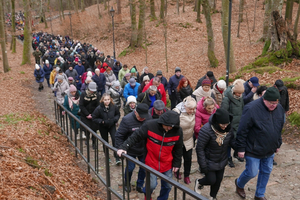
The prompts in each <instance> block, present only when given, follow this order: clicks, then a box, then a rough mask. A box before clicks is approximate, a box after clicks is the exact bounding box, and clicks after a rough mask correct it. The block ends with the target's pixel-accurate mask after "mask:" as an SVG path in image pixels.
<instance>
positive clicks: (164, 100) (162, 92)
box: [143, 79, 167, 105]
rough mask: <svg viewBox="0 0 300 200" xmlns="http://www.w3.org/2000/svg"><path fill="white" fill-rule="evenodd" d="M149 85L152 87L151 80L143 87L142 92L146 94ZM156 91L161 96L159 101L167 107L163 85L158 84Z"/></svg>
mask: <svg viewBox="0 0 300 200" xmlns="http://www.w3.org/2000/svg"><path fill="white" fill-rule="evenodd" d="M151 85H153V79H151V80H150V82H149V83H148V84H147V85H145V87H144V89H143V92H146V91H147V90H148V89H149V87H150V86H151ZM157 91H159V92H160V94H161V100H162V101H163V102H164V103H165V105H167V93H166V91H165V88H164V85H163V84H161V83H160V84H159V86H158V87H157Z"/></svg>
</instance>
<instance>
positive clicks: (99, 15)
mask: <svg viewBox="0 0 300 200" xmlns="http://www.w3.org/2000/svg"><path fill="white" fill-rule="evenodd" d="M97 9H98V17H99V19H101V17H102V16H101V13H100V5H99V0H97Z"/></svg>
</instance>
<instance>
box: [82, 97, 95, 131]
mask: <svg viewBox="0 0 300 200" xmlns="http://www.w3.org/2000/svg"><path fill="white" fill-rule="evenodd" d="M99 102H100V96H99V94H98V93H97V92H96V93H94V95H93V96H91V97H88V96H87V94H86V91H84V92H82V93H81V95H80V101H79V107H80V113H81V115H80V117H81V121H82V122H83V123H85V124H86V125H87V126H89V127H90V128H91V129H92V130H94V131H96V130H97V129H98V128H99V126H98V125H97V124H96V123H93V121H92V119H88V118H86V116H88V115H89V114H92V113H93V112H94V110H95V109H96V108H97V106H98V105H99Z"/></svg>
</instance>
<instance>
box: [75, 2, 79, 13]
mask: <svg viewBox="0 0 300 200" xmlns="http://www.w3.org/2000/svg"><path fill="white" fill-rule="evenodd" d="M78 4H79V3H78V0H74V9H75V12H76V13H78Z"/></svg>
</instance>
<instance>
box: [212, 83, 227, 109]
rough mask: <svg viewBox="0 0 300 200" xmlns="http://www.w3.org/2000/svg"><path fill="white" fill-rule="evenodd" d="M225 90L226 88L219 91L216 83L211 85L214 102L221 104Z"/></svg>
mask: <svg viewBox="0 0 300 200" xmlns="http://www.w3.org/2000/svg"><path fill="white" fill-rule="evenodd" d="M225 91H226V89H225V90H224V91H223V92H222V93H221V92H220V91H219V90H218V86H217V83H215V84H214V85H213V88H212V92H213V94H214V96H215V100H216V103H217V104H218V105H219V106H221V103H222V101H223V98H224V92H225Z"/></svg>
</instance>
